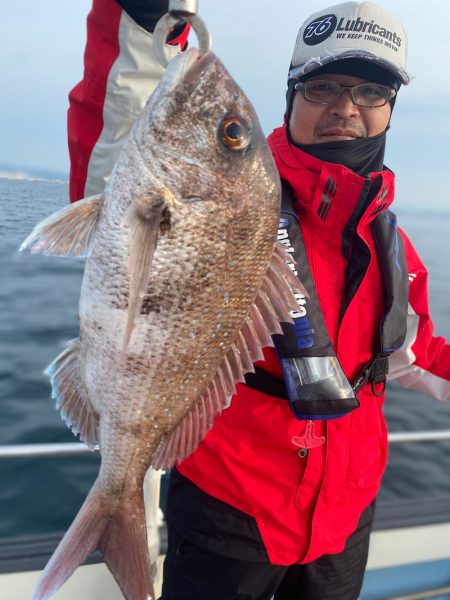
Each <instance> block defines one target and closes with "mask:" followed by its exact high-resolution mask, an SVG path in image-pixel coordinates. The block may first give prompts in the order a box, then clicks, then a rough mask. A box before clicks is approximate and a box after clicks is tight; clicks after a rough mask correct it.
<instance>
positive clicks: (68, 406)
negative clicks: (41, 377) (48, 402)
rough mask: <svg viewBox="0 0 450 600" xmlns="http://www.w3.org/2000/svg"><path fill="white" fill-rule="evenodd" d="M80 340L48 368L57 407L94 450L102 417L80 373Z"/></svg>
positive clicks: (72, 343) (75, 340)
mask: <svg viewBox="0 0 450 600" xmlns="http://www.w3.org/2000/svg"><path fill="white" fill-rule="evenodd" d="M79 348H80V343H79V339H78V338H76V339H74V340H71V341H70V342H68V344H67V347H66V349H65V350H64V351H63V352H61V354H60V355H59V356H57V357H56V359H55V360H54V361H53V362H52V363H51V364H50V365H49V367H47V370H46V373H47V375H48V376H49V377H50V381H51V384H52V397H53V398H54V399H55V401H56V408H58V409H59V410H60V412H61V417H62V418H63V419H64V421H65V422H66V424H67V426H68V427H69V428H70V429H71V430H72V432H73V433H74V434H75V435H77V434H79V436H80V439H81V441H82V442H84V443H85V444H86V445H87V446H88V447H89V448H90V449H91V450H93V449H94V448H95V446H96V444H98V424H99V418H98V415H97V413H96V411H95V410H94V408H93V406H92V404H91V402H90V400H89V397H88V395H87V392H86V390H85V388H84V385H83V383H82V381H81V379H80V376H79V368H78V356H79Z"/></svg>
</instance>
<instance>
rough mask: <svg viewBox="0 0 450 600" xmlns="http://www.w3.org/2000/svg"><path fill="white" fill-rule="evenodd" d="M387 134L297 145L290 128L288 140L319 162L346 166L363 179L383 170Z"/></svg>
mask: <svg viewBox="0 0 450 600" xmlns="http://www.w3.org/2000/svg"><path fill="white" fill-rule="evenodd" d="M386 132H387V129H386V130H385V131H383V132H382V133H379V134H378V135H374V136H372V137H367V138H358V139H356V140H344V141H338V142H325V143H323V144H296V143H295V142H293V141H292V138H291V135H290V133H289V128H288V139H289V141H290V143H291V144H292V145H293V146H295V147H296V148H299V149H300V150H303V151H304V152H307V153H308V154H310V155H311V156H314V157H315V158H318V159H319V160H323V161H325V162H330V163H336V164H339V165H344V167H347V168H348V169H351V170H352V171H354V172H355V173H357V174H358V175H361V177H368V176H369V174H370V173H373V172H374V171H382V170H383V164H384V149H385V145H386Z"/></svg>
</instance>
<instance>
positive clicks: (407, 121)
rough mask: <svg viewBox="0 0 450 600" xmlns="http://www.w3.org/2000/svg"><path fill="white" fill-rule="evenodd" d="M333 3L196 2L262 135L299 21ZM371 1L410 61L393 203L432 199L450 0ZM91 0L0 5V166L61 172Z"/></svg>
mask: <svg viewBox="0 0 450 600" xmlns="http://www.w3.org/2000/svg"><path fill="white" fill-rule="evenodd" d="M150 1H151V0H149V2H150ZM331 4H333V3H332V2H331V3H329V2H324V1H318V0H314V1H312V0H276V1H275V2H274V1H268V0H259V1H256V0H226V1H223V0H220V1H219V0H199V14H200V15H201V16H202V17H203V19H204V20H205V22H206V24H207V26H208V28H209V29H210V31H211V34H212V37H213V50H214V51H215V52H216V53H217V54H218V55H219V56H220V57H221V59H222V60H223V62H224V64H225V65H226V67H227V68H228V70H229V71H230V72H231V74H232V75H233V76H234V78H235V79H236V80H237V81H238V83H239V84H240V85H241V86H242V87H243V89H244V91H245V92H246V93H247V95H248V96H249V98H250V100H251V101H252V102H253V104H254V106H255V108H256V111H257V113H258V115H259V118H260V120H261V123H262V126H263V128H264V130H265V132H266V133H269V132H270V131H271V129H272V128H273V127H276V126H278V125H279V124H280V123H281V119H282V115H283V110H284V92H285V82H286V74H287V69H288V66H289V61H290V57H291V53H292V50H293V46H294V43H295V38H296V35H297V31H298V28H299V27H300V25H301V24H302V22H303V21H304V20H305V19H306V18H307V17H308V16H309V15H310V14H312V13H314V12H317V11H319V10H321V9H324V8H327V7H328V6H330V5H331ZM379 4H381V5H382V6H384V7H385V8H386V9H388V10H389V11H390V12H391V13H392V14H394V15H395V16H397V17H398V18H399V19H400V20H401V21H402V22H403V24H404V26H405V28H406V30H407V32H408V36H409V60H408V66H409V72H410V73H411V74H412V75H413V76H414V80H413V82H412V83H411V85H409V86H408V87H404V88H402V90H401V92H400V94H399V98H398V101H397V104H396V108H395V113H394V118H393V121H392V128H391V131H390V132H389V134H388V149H387V156H386V162H387V164H388V165H389V166H390V167H391V168H392V169H393V170H394V171H395V172H396V173H397V175H398V176H399V177H398V190H399V194H398V196H400V201H403V202H410V201H414V202H416V203H417V202H421V201H422V200H423V196H426V198H425V201H426V202H427V203H428V204H429V203H430V202H433V203H436V202H437V203H438V204H439V202H440V201H441V197H442V193H441V192H440V190H441V184H440V182H439V180H442V178H443V176H447V173H448V168H449V163H450V160H449V159H450V148H449V138H450V120H449V114H448V109H449V108H450V78H449V77H448V72H449V66H448V64H447V61H448V59H449V57H450V34H449V31H448V23H449V20H450V19H449V17H450V4H449V3H448V0H429V1H428V2H420V3H412V2H411V0H389V1H386V0H380V1H379ZM90 6H91V0H40V1H39V2H36V1H35V0H23V1H22V2H18V3H13V2H8V3H6V4H5V6H3V7H2V9H3V10H2V19H1V21H0V64H1V73H2V86H1V88H2V93H1V94H0V140H1V144H0V168H1V166H4V165H10V166H11V167H21V168H25V169H27V168H28V169H36V168H38V169H45V170H49V171H51V170H54V171H56V172H62V173H63V174H64V173H65V174H67V172H68V153H67V147H66V130H65V127H66V110H67V94H68V92H69V90H70V89H71V87H73V85H75V84H76V83H77V81H79V79H80V78H81V75H82V60H83V49H84V44H85V40H86V33H85V22H86V15H87V13H88V11H89V9H90ZM194 39H195V38H194ZM194 39H193V42H192V43H194ZM443 65H444V66H443ZM430 192H431V193H430ZM446 195H448V194H446ZM438 196H439V198H438ZM430 198H431V200H430ZM437 198H438V199H437ZM445 201H446V203H449V204H450V200H449V199H447V198H445Z"/></svg>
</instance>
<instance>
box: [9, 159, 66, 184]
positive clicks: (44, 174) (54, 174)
mask: <svg viewBox="0 0 450 600" xmlns="http://www.w3.org/2000/svg"><path fill="white" fill-rule="evenodd" d="M0 179H15V180H25V181H53V182H58V183H67V182H68V173H64V172H62V171H47V170H44V169H33V168H28V167H21V166H11V165H2V164H0Z"/></svg>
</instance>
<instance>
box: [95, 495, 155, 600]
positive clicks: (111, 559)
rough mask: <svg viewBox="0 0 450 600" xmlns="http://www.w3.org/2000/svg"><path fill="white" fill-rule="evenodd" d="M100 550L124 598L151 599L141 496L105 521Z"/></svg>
mask: <svg viewBox="0 0 450 600" xmlns="http://www.w3.org/2000/svg"><path fill="white" fill-rule="evenodd" d="M100 549H101V550H102V552H103V557H104V560H105V563H106V565H107V566H108V568H109V570H110V571H111V573H112V574H113V575H114V578H115V580H116V581H117V583H118V584H119V587H120V589H121V590H122V593H123V595H124V596H125V598H127V600H155V593H154V590H153V584H152V576H151V565H150V558H149V550H148V541H147V526H146V521H145V511H144V499H143V495H142V493H141V492H140V497H139V501H138V502H136V499H135V500H134V501H133V502H129V503H127V504H126V505H123V506H122V508H121V509H120V510H119V511H118V512H117V513H115V515H114V517H113V519H112V520H111V521H110V522H109V523H108V526H107V527H106V529H105V531H104V533H103V535H102V538H101V541H100Z"/></svg>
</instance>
